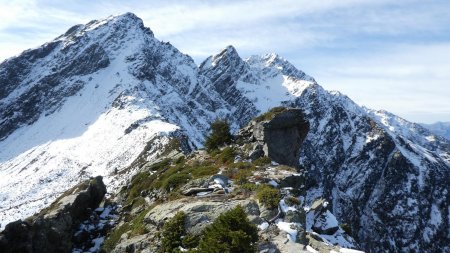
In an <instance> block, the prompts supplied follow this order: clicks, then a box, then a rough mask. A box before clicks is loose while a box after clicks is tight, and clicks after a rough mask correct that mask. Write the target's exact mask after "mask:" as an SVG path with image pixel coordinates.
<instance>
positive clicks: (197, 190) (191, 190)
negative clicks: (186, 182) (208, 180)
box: [181, 188, 214, 196]
mask: <svg viewBox="0 0 450 253" xmlns="http://www.w3.org/2000/svg"><path fill="white" fill-rule="evenodd" d="M212 191H214V188H189V189H187V190H184V191H182V192H181V193H182V194H183V195H186V196H191V195H195V194H197V193H200V192H212Z"/></svg>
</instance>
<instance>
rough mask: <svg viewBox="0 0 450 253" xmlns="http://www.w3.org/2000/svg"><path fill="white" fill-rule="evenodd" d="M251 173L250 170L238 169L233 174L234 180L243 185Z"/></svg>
mask: <svg viewBox="0 0 450 253" xmlns="http://www.w3.org/2000/svg"><path fill="white" fill-rule="evenodd" d="M252 175H253V173H252V171H250V170H238V171H237V173H236V174H235V175H234V182H235V183H236V184H238V185H243V184H245V183H248V178H249V177H251V176H252Z"/></svg>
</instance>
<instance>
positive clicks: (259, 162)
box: [253, 156, 272, 166]
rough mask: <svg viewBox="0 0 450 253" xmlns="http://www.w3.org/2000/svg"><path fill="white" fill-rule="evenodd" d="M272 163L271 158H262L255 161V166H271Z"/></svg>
mask: <svg viewBox="0 0 450 253" xmlns="http://www.w3.org/2000/svg"><path fill="white" fill-rule="evenodd" d="M271 162H272V160H271V159H270V158H269V157H267V156H263V157H260V158H258V159H256V160H254V161H253V164H254V165H256V166H264V165H267V164H270V163H271Z"/></svg>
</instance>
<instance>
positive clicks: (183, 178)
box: [163, 173, 191, 191]
mask: <svg viewBox="0 0 450 253" xmlns="http://www.w3.org/2000/svg"><path fill="white" fill-rule="evenodd" d="M190 178H191V177H190V176H189V175H187V174H185V173H177V174H173V175H171V176H169V177H168V178H167V179H166V180H164V182H163V188H164V189H166V191H171V190H173V189H176V188H177V187H179V186H181V185H183V184H185V183H187V182H188V181H189V179H190Z"/></svg>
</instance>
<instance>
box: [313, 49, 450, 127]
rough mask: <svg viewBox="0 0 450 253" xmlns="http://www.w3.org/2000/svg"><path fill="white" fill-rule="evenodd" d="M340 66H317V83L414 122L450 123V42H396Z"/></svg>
mask: <svg viewBox="0 0 450 253" xmlns="http://www.w3.org/2000/svg"><path fill="white" fill-rule="evenodd" d="M339 66H340V67H338V66H336V65H334V64H322V65H321V66H320V67H317V69H315V71H316V73H317V75H316V76H318V81H319V82H321V83H322V84H323V85H324V87H326V88H328V89H333V90H340V91H341V92H343V93H346V94H347V95H349V96H350V97H351V98H353V99H354V100H355V101H356V102H357V103H359V104H362V105H366V106H368V107H371V108H375V109H387V110H389V111H391V112H394V113H396V114H399V115H400V116H403V117H405V118H408V119H410V120H412V121H423V122H433V121H438V120H441V121H450V100H449V99H448V95H449V94H450V85H449V84H450V83H449V82H450V43H439V44H428V45H414V46H412V45H402V46H393V48H387V49H385V50H384V51H379V52H377V53H376V54H373V53H370V52H368V53H366V54H363V55H357V56H352V57H349V58H347V59H345V60H343V61H342V62H340V65H339ZM442 117H445V118H442Z"/></svg>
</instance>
